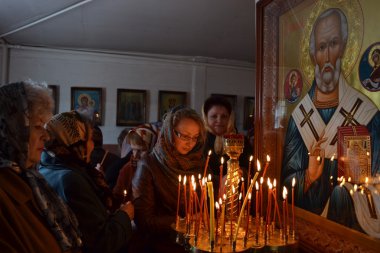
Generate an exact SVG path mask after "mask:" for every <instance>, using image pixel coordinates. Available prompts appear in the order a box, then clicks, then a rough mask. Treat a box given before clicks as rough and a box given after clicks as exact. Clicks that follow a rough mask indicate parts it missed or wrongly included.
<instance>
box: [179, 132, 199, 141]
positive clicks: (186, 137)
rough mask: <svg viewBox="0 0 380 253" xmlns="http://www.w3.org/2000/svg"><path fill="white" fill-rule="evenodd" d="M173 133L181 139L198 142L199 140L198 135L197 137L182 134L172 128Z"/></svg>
mask: <svg viewBox="0 0 380 253" xmlns="http://www.w3.org/2000/svg"><path fill="white" fill-rule="evenodd" d="M173 131H174V133H175V135H176V136H177V137H178V138H179V139H181V140H183V141H186V142H198V140H199V136H197V137H190V136H187V135H184V134H181V133H180V132H178V131H176V130H173Z"/></svg>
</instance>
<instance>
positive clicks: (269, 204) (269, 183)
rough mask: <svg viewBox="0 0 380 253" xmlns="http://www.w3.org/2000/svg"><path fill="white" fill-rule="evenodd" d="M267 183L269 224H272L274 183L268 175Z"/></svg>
mask: <svg viewBox="0 0 380 253" xmlns="http://www.w3.org/2000/svg"><path fill="white" fill-rule="evenodd" d="M267 185H268V203H267V225H268V226H269V225H270V216H271V213H272V205H271V204H272V203H271V202H272V196H271V195H272V183H271V181H270V178H269V177H268V180H267Z"/></svg>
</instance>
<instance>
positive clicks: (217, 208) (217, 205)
mask: <svg viewBox="0 0 380 253" xmlns="http://www.w3.org/2000/svg"><path fill="white" fill-rule="evenodd" d="M215 208H216V210H219V203H218V201H215Z"/></svg>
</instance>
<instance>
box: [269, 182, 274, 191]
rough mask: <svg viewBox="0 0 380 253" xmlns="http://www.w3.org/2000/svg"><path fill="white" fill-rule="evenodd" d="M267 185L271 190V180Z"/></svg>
mask: <svg viewBox="0 0 380 253" xmlns="http://www.w3.org/2000/svg"><path fill="white" fill-rule="evenodd" d="M268 187H269V190H272V187H273V185H272V183H271V182H269V184H268Z"/></svg>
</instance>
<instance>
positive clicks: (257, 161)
mask: <svg viewBox="0 0 380 253" xmlns="http://www.w3.org/2000/svg"><path fill="white" fill-rule="evenodd" d="M256 164H257V171H260V170H261V165H260V161H259V159H257V160H256Z"/></svg>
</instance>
